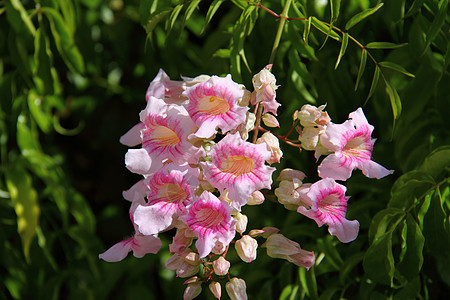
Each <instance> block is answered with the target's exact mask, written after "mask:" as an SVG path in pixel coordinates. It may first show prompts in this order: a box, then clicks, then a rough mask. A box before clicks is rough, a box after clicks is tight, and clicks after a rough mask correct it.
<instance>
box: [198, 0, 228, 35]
mask: <svg viewBox="0 0 450 300" xmlns="http://www.w3.org/2000/svg"><path fill="white" fill-rule="evenodd" d="M224 1H225V0H214V1H213V3H211V5H210V6H209V8H208V12H207V13H206V23H205V26H204V27H203V29H202V32H201V34H203V33H204V32H205V30H206V27H207V26H208V24H209V22H211V20H212V18H213V16H214V15H215V13H216V12H217V10H218V9H219V7H220V5H222V3H223V2H224Z"/></svg>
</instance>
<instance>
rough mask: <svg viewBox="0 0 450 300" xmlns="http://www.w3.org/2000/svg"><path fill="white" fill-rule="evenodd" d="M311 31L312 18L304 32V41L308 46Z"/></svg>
mask: <svg viewBox="0 0 450 300" xmlns="http://www.w3.org/2000/svg"><path fill="white" fill-rule="evenodd" d="M310 30H311V17H309V18H308V20H306V23H305V29H304V30H303V41H305V43H306V44H307V45H308V38H309V32H310Z"/></svg>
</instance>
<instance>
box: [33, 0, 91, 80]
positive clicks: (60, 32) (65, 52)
mask: <svg viewBox="0 0 450 300" xmlns="http://www.w3.org/2000/svg"><path fill="white" fill-rule="evenodd" d="M41 11H42V12H43V13H44V14H45V15H46V16H47V18H48V20H49V21H50V28H51V30H52V33H53V38H54V39H55V44H56V47H57V49H58V51H59V53H60V54H61V57H62V58H63V59H64V62H65V63H66V65H67V66H68V67H69V69H70V70H71V71H72V72H78V73H83V72H84V60H83V57H82V56H81V53H80V51H79V50H78V48H77V46H76V45H75V41H74V38H73V35H72V33H71V32H70V30H69V28H68V27H67V25H66V24H65V22H64V20H63V18H62V17H61V15H60V14H59V13H58V12H57V11H56V10H54V9H53V8H49V7H42V8H41Z"/></svg>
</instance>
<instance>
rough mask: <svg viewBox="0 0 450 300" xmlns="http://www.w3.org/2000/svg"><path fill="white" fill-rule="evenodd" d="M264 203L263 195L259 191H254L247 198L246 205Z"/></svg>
mask: <svg viewBox="0 0 450 300" xmlns="http://www.w3.org/2000/svg"><path fill="white" fill-rule="evenodd" d="M262 203H264V195H263V193H261V192H260V191H254V192H253V193H252V194H251V195H250V197H249V198H248V202H247V205H259V204H262Z"/></svg>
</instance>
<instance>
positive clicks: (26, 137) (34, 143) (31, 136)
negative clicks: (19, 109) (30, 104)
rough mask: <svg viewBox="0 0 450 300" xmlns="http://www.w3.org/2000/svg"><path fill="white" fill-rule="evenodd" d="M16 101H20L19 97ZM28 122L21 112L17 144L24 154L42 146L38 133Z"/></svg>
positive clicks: (18, 121)
mask: <svg viewBox="0 0 450 300" xmlns="http://www.w3.org/2000/svg"><path fill="white" fill-rule="evenodd" d="M15 101H19V98H16V100H15ZM28 123H29V121H28V118H27V117H26V116H25V115H24V114H20V115H19V117H18V118H17V145H18V146H19V149H20V150H21V152H22V154H23V155H26V153H27V152H29V151H36V150H38V149H39V148H40V147H39V141H38V137H37V134H36V132H35V131H32V130H31V129H30V127H29V126H28Z"/></svg>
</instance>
